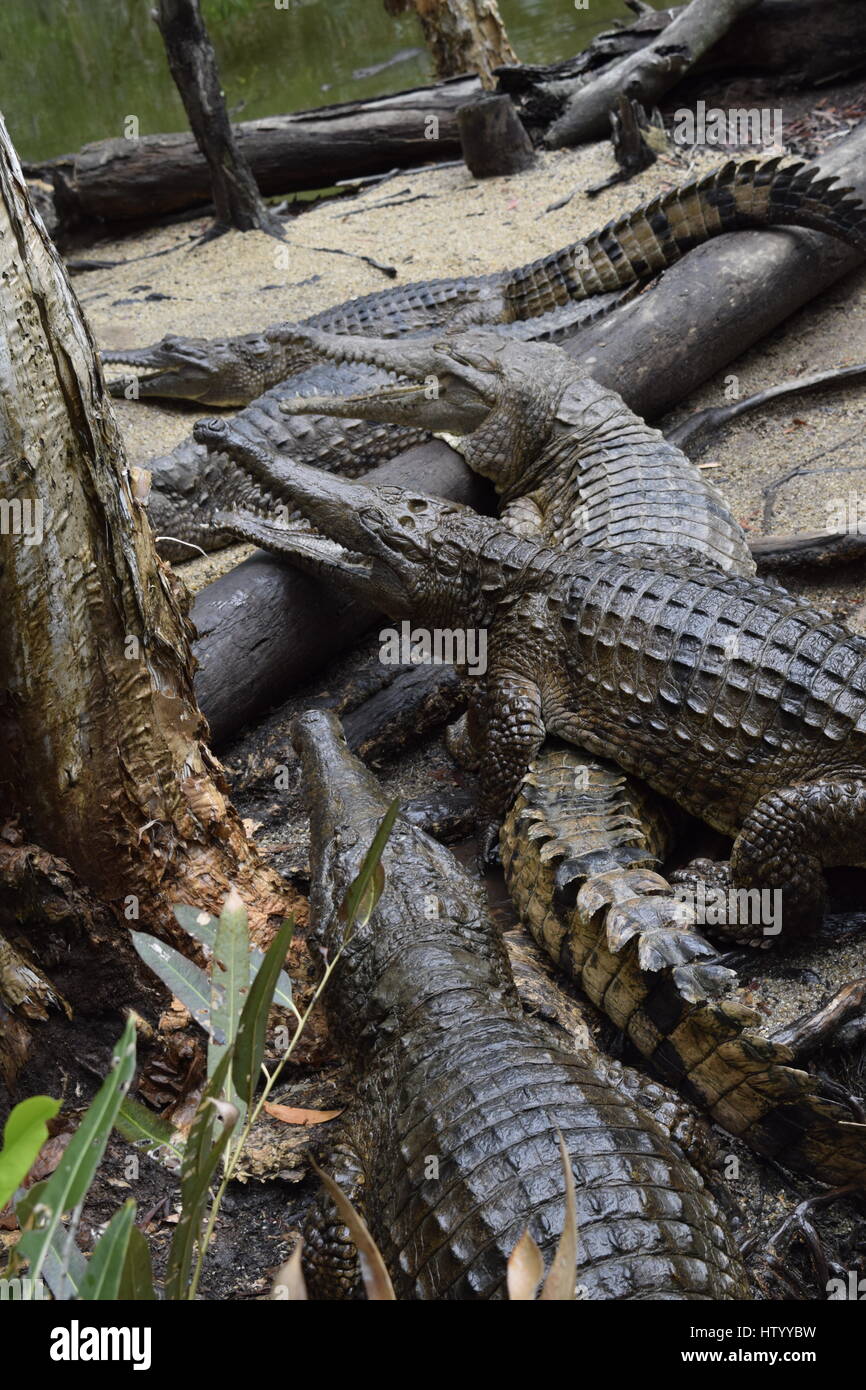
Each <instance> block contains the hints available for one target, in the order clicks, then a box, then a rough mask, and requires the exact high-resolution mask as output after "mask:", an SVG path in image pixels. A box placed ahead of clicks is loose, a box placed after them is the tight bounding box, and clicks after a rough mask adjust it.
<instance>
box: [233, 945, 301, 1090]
mask: <svg viewBox="0 0 866 1390" xmlns="http://www.w3.org/2000/svg"><path fill="white" fill-rule="evenodd" d="M294 930H295V923H294V920H293V919H292V918H291V917H289V918H287V919H286V921H285V922H283V925H282V926H281V927H280V930H279V931H278V932H277V934H276V936H275V937H274V939H273V941H272V942H271V944H270V946H269V947H268V950H267V953H266V955H265V959H264V961H263V962H262V967H261V969H260V970H259V971H258V972H257V974H256V977H255V979H254V980H253V983H252V986H251V987H250V993H249V997H248V999H247V1002H246V1004H245V1005H244V1007H243V1012H242V1013H241V1020H240V1024H239V1027H238V1037H237V1042H236V1044H235V1050H234V1061H233V1063H232V1076H233V1079H234V1084H235V1088H236V1090H237V1092H238V1095H239V1096H240V1097H241V1099H242V1100H243V1101H244V1102H245V1104H247V1105H252V1103H253V1098H254V1096H255V1091H256V1084H257V1082H258V1079H259V1071H260V1069H261V1065H262V1059H263V1058H264V1055H265V1039H266V1036H267V1027H268V1012H269V1010H270V1007H271V1003H272V1002H273V997H274V988H275V986H276V983H277V976H278V975H279V973H280V967H281V966H282V964H283V961H284V960H285V958H286V952H287V951H288V949H289V947H290V945H291V944H292V933H293V932H294Z"/></svg>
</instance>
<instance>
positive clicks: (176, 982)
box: [131, 931, 210, 1031]
mask: <svg viewBox="0 0 866 1390" xmlns="http://www.w3.org/2000/svg"><path fill="white" fill-rule="evenodd" d="M131 935H132V944H133V946H134V947H135V949H136V951H137V952H138V954H139V955H140V956H141V959H142V960H143V961H144V963H145V965H149V966H150V968H151V970H152V971H153V972H154V974H156V975H158V976H159V978H160V979H161V980H162V982H163V984H164V985H166V986H167V987H168V989H170V990H171V992H172V994H173V995H175V997H176V998H177V999H179V1000H180V1002H181V1003H182V1004H183V1006H184V1008H186V1009H189V1011H190V1013H191V1014H192V1016H193V1018H194V1019H195V1021H196V1023H198V1024H200V1025H201V1027H202V1028H204V1029H205V1031H209V1029H210V980H209V979H208V977H207V975H206V974H205V972H204V971H203V970H201V969H200V968H199V966H197V965H195V964H194V963H193V962H192V961H191V960H187V958H186V956H182V955H181V954H180V951H176V950H175V949H174V947H173V946H167V945H166V944H165V942H164V941H158V940H157V938H156V937H155V936H149V935H148V934H147V932H143V931H134V932H132V933H131Z"/></svg>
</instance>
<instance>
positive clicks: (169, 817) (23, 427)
mask: <svg viewBox="0 0 866 1390" xmlns="http://www.w3.org/2000/svg"><path fill="white" fill-rule="evenodd" d="M0 248H2V254H3V274H2V279H0V337H2V340H3V342H4V357H3V367H2V373H3V393H2V398H0V499H2V526H0V532H2V534H0V612H2V614H3V621H2V624H0V800H2V801H3V802H4V804H5V805H6V806H11V808H12V811H13V813H17V815H18V817H19V820H20V823H21V826H22V830H23V832H24V833H25V834H26V837H27V838H28V839H30V840H32V841H33V842H35V843H37V844H39V845H41V846H42V847H43V848H45V849H46V850H48V851H50V852H51V853H52V854H55V855H58V856H61V857H62V858H63V859H64V860H66V861H67V862H68V863H69V865H70V866H71V867H72V869H73V870H74V871H75V873H76V874H77V875H78V876H79V877H80V879H81V880H82V881H83V883H84V884H85V885H86V886H87V887H89V888H91V889H92V890H93V891H94V892H96V893H98V894H99V896H100V897H101V898H102V899H103V900H105V901H106V902H108V903H110V904H111V905H112V906H113V907H114V908H115V910H116V911H117V912H118V913H119V914H122V915H124V916H126V917H127V918H133V917H136V916H137V918H138V920H139V921H140V922H141V923H143V924H144V925H145V926H146V927H147V928H149V929H150V930H153V931H156V932H160V933H163V934H171V933H172V931H176V928H174V926H173V922H172V916H171V909H170V904H171V903H172V902H186V903H191V904H193V905H198V904H200V905H202V906H203V907H208V908H210V909H214V908H217V907H218V906H219V904H220V903H221V901H222V899H223V897H224V895H225V893H226V891H227V889H228V886H229V884H230V883H232V882H234V883H235V884H236V885H237V887H238V889H239V891H240V893H241V896H242V897H243V898H244V900H245V902H246V903H247V905H248V907H249V908H250V914H251V919H252V921H253V924H254V926H255V927H256V928H257V930H259V931H261V930H262V929H263V927H264V926H265V924H266V922H267V919H268V918H269V917H272V916H274V915H275V914H278V913H282V912H283V911H285V909H286V907H287V905H288V904H287V895H286V892H285V891H284V889H283V887H282V884H281V882H280V880H279V879H278V878H277V876H276V875H275V874H274V873H273V871H272V870H270V869H268V868H266V867H265V866H263V865H262V863H261V861H260V860H259V858H258V855H257V852H256V850H255V847H254V846H252V845H251V844H250V843H249V842H248V840H247V838H246V834H245V832H244V829H243V826H242V824H241V822H240V819H239V818H238V816H237V814H236V812H235V811H234V809H233V807H232V806H231V804H230V802H229V801H228V799H227V795H226V785H225V782H224V779H223V774H222V769H221V768H220V766H219V764H218V763H217V762H216V761H215V760H214V759H213V758H212V756H211V754H210V753H209V751H208V749H207V746H206V744H205V737H206V734H207V727H206V724H205V721H204V718H203V716H202V715H201V713H200V711H199V709H198V707H197V705H196V702H195V697H194V694H193V663H192V658H191V653H190V635H191V629H190V627H189V623H188V621H187V619H186V617H185V616H184V614H183V612H182V611H181V594H182V593H183V592H185V591H182V590H181V587H180V586H179V585H177V584H176V581H173V579H172V576H171V573H170V571H169V570H168V569H167V567H166V566H165V565H163V564H162V562H161V561H160V560H159V559H158V558H157V555H156V552H155V549H154V544H153V537H152V533H151V530H150V527H149V525H148V523H147V521H146V519H145V518H144V516H143V514H142V512H141V510H140V508H139V505H138V503H137V502H136V501H135V499H134V497H133V494H132V492H131V490H130V482H129V475H128V473H127V469H126V464H125V457H124V451H123V445H122V443H121V440H120V435H119V433H118V430H117V425H116V422H115V418H114V414H113V412H112V408H111V403H110V401H109V399H108V397H107V395H106V393H105V389H104V384H103V380H102V374H101V372H100V369H99V366H98V363H97V358H96V352H95V347H94V343H93V339H92V338H91V335H90V331H89V329H88V328H87V325H86V324H85V322H84V319H83V317H82V314H81V309H80V306H79V304H78V301H77V299H76V297H75V294H74V292H73V290H72V289H71V287H70V285H69V281H68V279H67V277H66V273H65V271H64V268H63V265H62V262H61V261H60V259H59V257H58V256H57V254H56V252H55V250H54V248H53V246H52V244H51V242H50V241H49V240H48V238H47V236H46V234H45V232H44V229H43V228H42V225H41V223H39V222H38V221H36V220H35V219H34V217H33V214H32V209H31V207H30V205H29V202H28V199H27V193H26V188H25V184H24V179H23V176H22V173H21V169H20V166H19V165H18V161H17V159H16V156H15V152H14V150H13V148H12V145H11V143H10V141H9V138H8V136H7V134H6V129H5V126H3V124H2V122H0Z"/></svg>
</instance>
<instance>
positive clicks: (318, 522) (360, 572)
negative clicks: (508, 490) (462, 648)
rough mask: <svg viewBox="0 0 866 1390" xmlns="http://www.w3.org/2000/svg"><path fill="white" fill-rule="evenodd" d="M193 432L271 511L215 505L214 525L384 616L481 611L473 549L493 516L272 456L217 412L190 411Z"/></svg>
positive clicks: (494, 531)
mask: <svg viewBox="0 0 866 1390" xmlns="http://www.w3.org/2000/svg"><path fill="white" fill-rule="evenodd" d="M194 433H195V437H196V439H197V440H198V442H199V443H202V444H206V445H207V446H208V447H209V448H211V449H219V450H221V451H223V452H225V453H228V454H229V455H230V456H231V458H232V460H233V462H234V463H235V464H237V465H238V466H239V467H240V468H242V469H243V470H244V471H245V472H246V473H248V474H249V475H250V476H251V477H253V478H254V479H255V480H256V481H257V482H259V483H260V484H261V485H262V486H263V488H264V489H265V490H266V492H267V493H268V494H269V496H270V499H271V500H272V501H273V504H274V507H275V510H276V511H277V514H278V516H280V518H281V519H280V520H272V519H269V518H265V517H262V516H256V515H254V514H253V513H251V512H244V511H238V512H218V513H217V514H216V516H215V518H214V521H215V524H216V525H218V526H219V527H221V528H222V529H225V530H226V531H230V532H231V533H232V534H233V535H236V536H239V537H240V538H241V539H243V540H247V541H251V542H252V543H253V544H255V545H261V546H264V547H266V548H267V549H268V550H270V551H272V552H273V553H275V554H277V555H281V556H283V557H285V558H286V559H289V560H291V561H292V562H293V563H294V564H296V565H298V566H299V568H301V569H304V570H306V571H307V572H309V573H312V574H315V575H317V576H319V577H320V578H323V579H332V580H334V581H336V582H337V583H339V584H340V586H341V587H343V588H346V589H348V590H349V591H350V592H352V593H354V594H355V595H356V596H357V597H359V598H361V599H362V600H363V601H364V602H365V603H367V604H369V605H370V606H371V607H374V608H378V609H380V610H382V611H384V612H385V613H387V614H388V615H389V616H390V617H393V618H404V617H405V618H409V617H413V616H414V617H422V616H423V617H425V618H426V619H428V620H429V621H430V622H434V623H447V622H449V621H451V620H454V621H455V622H456V621H458V620H459V621H460V622H461V623H464V624H465V623H467V622H473V621H474V622H479V621H481V619H482V617H483V615H484V613H485V612H486V610H487V607H488V604H487V600H486V597H485V595H484V592H483V590H482V586H481V584H480V583H479V579H480V568H481V560H480V550H481V549H482V548H483V544H484V542H485V540H487V539H488V538H490V537H493V536H498V535H499V534H500V533H501V532H502V527H501V525H500V523H499V522H498V521H496V520H493V519H491V518H488V517H482V516H479V515H478V513H477V512H474V511H473V510H472V508H471V507H464V506H462V505H461V504H459V503H457V502H449V501H445V500H443V499H441V498H436V497H427V496H425V495H423V494H421V493H415V492H410V491H408V490H407V489H405V488H398V487H378V488H374V487H368V486H367V485H365V484H364V483H361V482H351V481H350V480H349V479H347V478H340V477H337V476H335V475H334V474H332V473H324V472H322V471H321V470H320V469H318V468H308V467H306V466H305V465H304V464H301V463H295V462H294V461H292V460H290V459H286V458H283V457H281V458H274V457H273V456H272V455H271V454H269V453H268V451H267V450H265V449H262V448H261V447H259V446H258V445H254V444H251V443H250V442H249V441H248V440H246V439H244V438H243V436H240V435H238V434H237V433H236V432H234V431H233V430H232V427H231V425H230V424H229V423H228V422H227V421H225V420H219V419H213V420H200V421H199V422H198V424H197V425H196V427H195V431H194ZM287 520H288V521H289V522H290V524H289V525H286V521H287Z"/></svg>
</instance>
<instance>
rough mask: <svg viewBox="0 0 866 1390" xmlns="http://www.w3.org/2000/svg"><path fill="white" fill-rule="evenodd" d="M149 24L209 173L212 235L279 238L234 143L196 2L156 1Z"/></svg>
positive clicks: (277, 223) (277, 226)
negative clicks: (154, 25)
mask: <svg viewBox="0 0 866 1390" xmlns="http://www.w3.org/2000/svg"><path fill="white" fill-rule="evenodd" d="M154 19H155V20H156V23H157V27H158V28H159V32H160V33H161V34H162V41H163V43H164V44H165V52H166V56H167V58H168V66H169V69H170V70H171V75H172V77H173V78H174V81H175V84H176V86H177V89H178V91H179V92H180V95H181V100H182V101H183V104H184V107H185V109H186V114H187V115H188V117H189V123H190V127H191V129H192V133H193V135H194V136H195V138H196V143H197V144H198V147H199V149H200V150H201V152H202V154H203V155H204V157H205V159H206V160H207V163H208V168H209V170H210V181H211V193H212V196H213V203H214V209H215V219H214V229H213V230H214V232H219V231H225V230H226V229H227V228H228V227H236V228H237V229H238V231H241V232H249V231H253V230H258V231H260V232H268V233H269V234H270V235H271V236H276V237H282V235H283V227H282V223H281V222H280V220H279V218H278V217H275V216H274V214H273V213H272V212H271V211H270V210H269V209H268V208H267V207H266V206H265V204H264V202H263V200H262V197H261V194H260V193H259V190H258V187H257V186H256V181H255V178H254V177H253V172H252V170H251V169H250V166H249V163H248V162H247V159H246V157H245V155H244V154H243V152H242V151H241V150H240V149H239V148H238V146H237V144H236V143H235V139H234V136H233V134H232V128H231V123H230V122H229V116H228V111H227V109H226V102H225V93H224V92H223V90H222V88H221V86H220V78H219V70H218V68H217V61H216V54H215V53H214V51H213V44H212V43H211V41H210V36H209V35H208V32H207V29H206V28H205V23H204V20H203V19H202V16H201V10H200V8H199V0H159V3H158V8H157V9H156V10H155V11H154Z"/></svg>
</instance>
